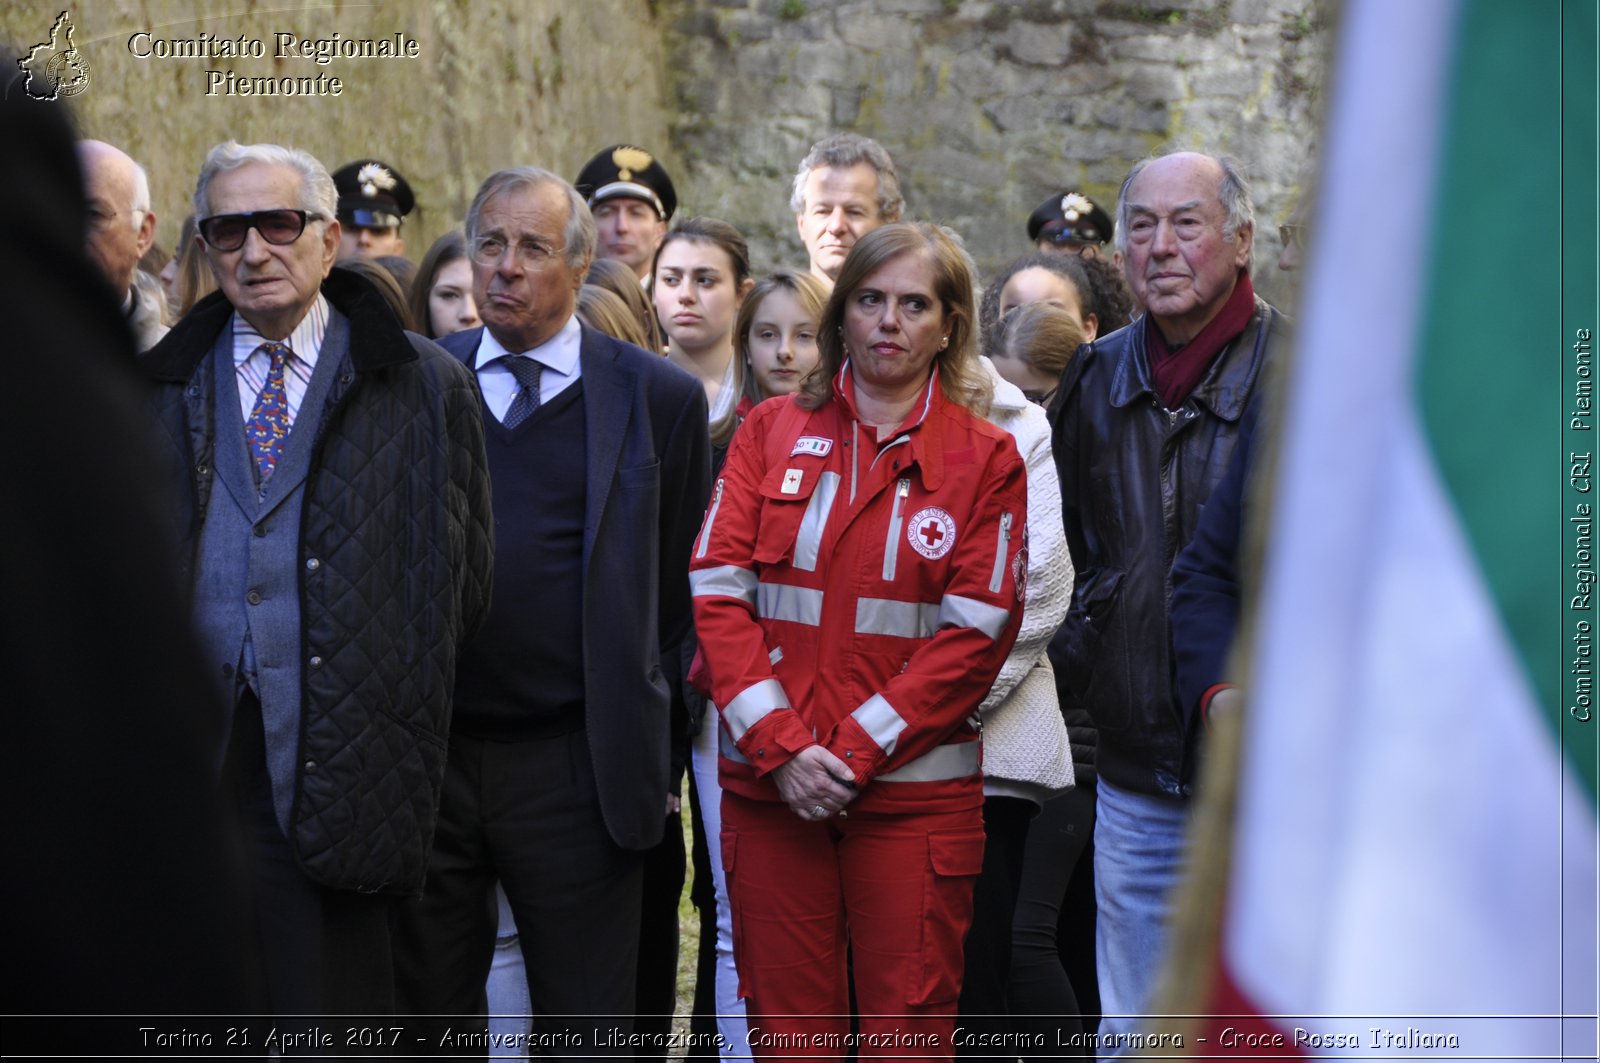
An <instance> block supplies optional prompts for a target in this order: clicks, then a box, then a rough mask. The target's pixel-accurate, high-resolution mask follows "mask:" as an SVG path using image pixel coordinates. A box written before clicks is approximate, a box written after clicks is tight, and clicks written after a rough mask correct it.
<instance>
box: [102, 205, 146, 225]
mask: <svg viewBox="0 0 1600 1063" xmlns="http://www.w3.org/2000/svg"><path fill="white" fill-rule="evenodd" d="M148 213H150V212H149V211H148V210H146V209H145V208H143V207H135V208H133V210H131V211H129V212H128V216H129V217H130V218H131V217H133V216H135V215H138V214H148ZM120 217H122V212H121V211H117V210H106V209H105V208H104V207H90V208H89V228H91V229H101V230H104V229H109V228H111V223H112V222H114V221H116V220H117V219H118V218H120ZM135 228H138V226H135Z"/></svg>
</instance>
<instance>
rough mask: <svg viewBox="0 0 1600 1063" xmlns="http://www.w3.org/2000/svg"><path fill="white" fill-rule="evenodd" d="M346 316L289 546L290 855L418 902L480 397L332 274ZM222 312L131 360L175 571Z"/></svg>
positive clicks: (188, 546)
mask: <svg viewBox="0 0 1600 1063" xmlns="http://www.w3.org/2000/svg"><path fill="white" fill-rule="evenodd" d="M322 293H323V295H325V296H326V297H327V299H328V302H329V303H330V304H332V306H333V307H334V308H335V309H336V310H338V311H339V312H340V313H342V314H343V315H345V317H347V318H348V319H349V321H350V367H349V369H348V370H347V371H346V373H345V374H344V375H342V376H341V377H340V378H339V379H338V380H337V381H336V382H335V383H334V385H333V388H332V390H331V391H330V392H329V395H328V399H327V406H326V407H325V409H324V414H323V422H322V431H321V434H320V435H319V437H318V439H317V443H316V451H315V453H314V456H313V458H312V469H311V472H310V475H309V477H308V478H307V481H306V487H305V490H306V497H305V504H304V509H303V515H302V526H301V529H300V547H301V551H302V553H303V554H304V555H305V556H307V557H315V558H318V559H319V564H318V566H317V570H316V571H315V572H308V571H307V570H306V567H305V566H300V573H299V576H300V615H301V622H302V628H303V632H302V638H303V640H304V653H305V658H304V660H305V667H304V668H303V670H302V675H303V679H302V687H303V695H302V703H301V725H300V755H299V756H298V757H297V758H296V762H297V764H298V765H299V768H298V770H297V773H296V784H295V795H294V806H293V809H292V811H291V813H290V839H289V840H290V844H291V845H292V847H293V849H294V852H295V856H296V859H297V860H298V861H299V864H300V868H301V870H302V871H303V872H304V873H305V874H306V875H307V876H308V877H310V878H311V879H313V880H315V881H317V882H320V883H322V884H323V885H326V886H330V887H333V888H336V889H350V890H359V891H362V892H366V893H400V894H413V895H416V894H420V893H421V891H422V884H423V879H424V876H425V873H426V870H427V858H428V852H429V849H430V848H431V846H432V842H433V830H434V824H435V821H436V818H437V814H438V808H439V787H440V784H441V782H442V780H443V777H444V763H445V740H446V736H447V735H448V734H449V729H450V699H451V694H452V691H453V689H454V687H455V669H456V646H457V644H458V643H459V642H460V641H461V640H462V639H464V638H466V637H468V636H470V635H471V634H472V633H473V632H474V631H475V630H476V629H477V627H478V625H479V624H480V623H481V622H482V620H483V617H484V614H485V613H486V611H487V608H488V601H489V588H490V577H491V570H492V564H493V557H494V540H493V535H494V532H493V517H492V514H491V511H490V505H489V474H488V466H487V459H486V458H485V455H484V446H483V423H482V420H481V415H480V413H479V399H478V391H477V384H476V382H475V381H474V380H473V377H472V374H471V373H470V372H468V371H467V370H466V368H465V367H464V366H462V365H461V363H460V362H458V361H456V360H455V359H454V358H451V357H450V356H449V355H447V354H446V353H445V352H444V351H443V350H441V349H440V348H439V347H438V346H437V345H436V344H434V343H433V342H432V341H430V340H426V339H423V338H422V337H420V336H416V335H413V334H411V333H408V332H405V331H404V330H402V329H401V327H400V325H399V323H398V322H396V321H395V319H394V317H393V316H392V315H391V314H390V312H389V311H388V309H387V307H386V306H385V305H384V303H383V301H382V298H381V297H380V296H379V295H378V293H377V291H376V289H374V288H372V287H371V285H369V284H368V283H367V282H366V281H365V280H363V279H362V278H360V277H357V276H355V275H354V274H351V273H348V272H345V271H343V270H339V269H335V270H333V271H332V272H331V273H330V274H329V276H328V279H327V280H326V281H324V282H323V285H322ZM232 313H233V307H232V306H231V305H230V304H229V303H228V302H227V300H226V299H224V298H223V296H222V294H221V293H220V292H218V293H215V294H213V295H212V296H210V297H208V298H207V299H205V300H204V301H203V302H201V303H199V304H197V305H196V306H195V307H194V309H193V310H192V311H191V312H190V313H189V315H188V316H187V317H185V318H184V319H183V320H182V321H181V322H179V323H178V325H177V326H176V327H175V328H173V330H172V332H171V333H169V334H168V335H167V337H166V339H164V340H163V341H162V342H161V343H159V344H157V345H156V346H155V347H154V348H152V349H151V350H150V351H149V352H147V353H146V354H145V355H144V356H143V357H142V358H141V359H140V365H141V367H142V368H143V370H144V372H145V373H146V375H147V376H149V377H150V378H151V379H152V380H153V381H154V383H155V385H156V396H155V404H156V410H157V416H158V418H159V420H160V424H161V429H162V430H161V432H160V433H159V436H160V442H161V444H162V446H163V452H164V456H165V457H166V458H167V459H168V462H167V464H165V465H164V466H163V469H164V471H167V472H169V473H170V474H171V476H172V477H173V479H174V481H175V484H176V486H177V488H178V490H179V491H180V498H181V501H182V504H181V505H180V507H179V510H178V517H179V521H180V527H179V532H180V534H181V537H182V545H183V547H184V549H183V551H182V554H181V564H182V566H183V568H184V574H185V577H186V578H188V579H192V577H193V565H194V559H195V558H194V555H195V549H196V547H197V544H198V542H199V538H200V524H201V520H202V519H203V517H204V515H205V512H206V507H207V503H208V501H209V499H210V493H211V491H212V488H213V485H214V483H215V471H214V470H215V467H216V462H215V461H214V460H213V450H214V437H215V433H216V424H215V417H214V410H215V404H214V403H213V401H212V390H213V388H212V383H211V382H212V380H213V379H214V378H213V374H212V372H211V370H210V368H209V365H208V362H207V359H206V355H207V354H208V353H209V352H210V351H211V349H212V346H213V345H214V344H215V342H216V340H217V337H218V335H219V334H220V332H221V330H222V329H223V328H225V327H226V326H227V323H228V319H229V317H230V315H231V314H232Z"/></svg>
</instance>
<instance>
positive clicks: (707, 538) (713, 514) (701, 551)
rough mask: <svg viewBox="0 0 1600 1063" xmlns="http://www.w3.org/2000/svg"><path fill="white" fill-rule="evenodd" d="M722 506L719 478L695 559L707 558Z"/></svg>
mask: <svg viewBox="0 0 1600 1063" xmlns="http://www.w3.org/2000/svg"><path fill="white" fill-rule="evenodd" d="M720 505H722V478H721V477H720V476H719V477H718V478H717V490H716V493H715V494H713V495H712V496H711V510H710V512H708V513H707V514H706V526H705V527H704V528H702V529H700V543H699V545H697V546H696V547H695V548H694V556H695V557H705V556H706V547H707V546H710V545H711V526H712V525H713V524H715V523H716V522H717V507H718V506H720Z"/></svg>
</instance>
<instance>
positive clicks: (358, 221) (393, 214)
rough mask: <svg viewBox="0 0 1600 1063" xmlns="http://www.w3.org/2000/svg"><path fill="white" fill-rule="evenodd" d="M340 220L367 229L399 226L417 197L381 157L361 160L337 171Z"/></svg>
mask: <svg viewBox="0 0 1600 1063" xmlns="http://www.w3.org/2000/svg"><path fill="white" fill-rule="evenodd" d="M333 185H334V187H335V188H336V189H338V191H339V223H340V224H341V225H357V226H360V227H361V228H363V229H398V228H399V227H400V222H401V221H402V220H403V219H404V218H405V216H406V215H407V214H410V213H411V208H412V207H414V206H416V202H417V201H416V197H415V196H413V195H412V194H411V185H410V184H408V183H407V181H406V179H405V178H404V177H402V176H401V175H400V171H399V170H396V169H395V168H394V167H392V166H389V165H387V164H385V163H382V162H379V161H378V160H377V159H359V160H357V161H356V162H352V163H350V164H349V165H347V166H341V167H339V169H337V170H335V171H334V174H333Z"/></svg>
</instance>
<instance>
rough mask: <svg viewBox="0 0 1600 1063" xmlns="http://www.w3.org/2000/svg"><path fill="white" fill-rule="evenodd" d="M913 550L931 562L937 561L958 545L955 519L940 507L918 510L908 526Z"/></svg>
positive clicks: (907, 529)
mask: <svg viewBox="0 0 1600 1063" xmlns="http://www.w3.org/2000/svg"><path fill="white" fill-rule="evenodd" d="M906 538H907V539H908V540H909V541H910V542H911V548H912V549H913V550H915V551H916V552H917V553H919V554H921V555H922V556H923V557H925V558H927V559H928V560H929V561H937V560H938V559H939V558H941V557H943V556H944V555H945V554H948V553H949V552H950V548H951V547H953V546H955V544H956V522H955V518H953V517H951V516H950V514H948V513H946V512H945V511H944V510H942V509H940V508H939V507H938V506H929V507H928V508H927V509H923V510H918V511H917V514H916V515H915V516H914V517H912V518H911V523H910V524H908V525H907V526H906Z"/></svg>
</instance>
